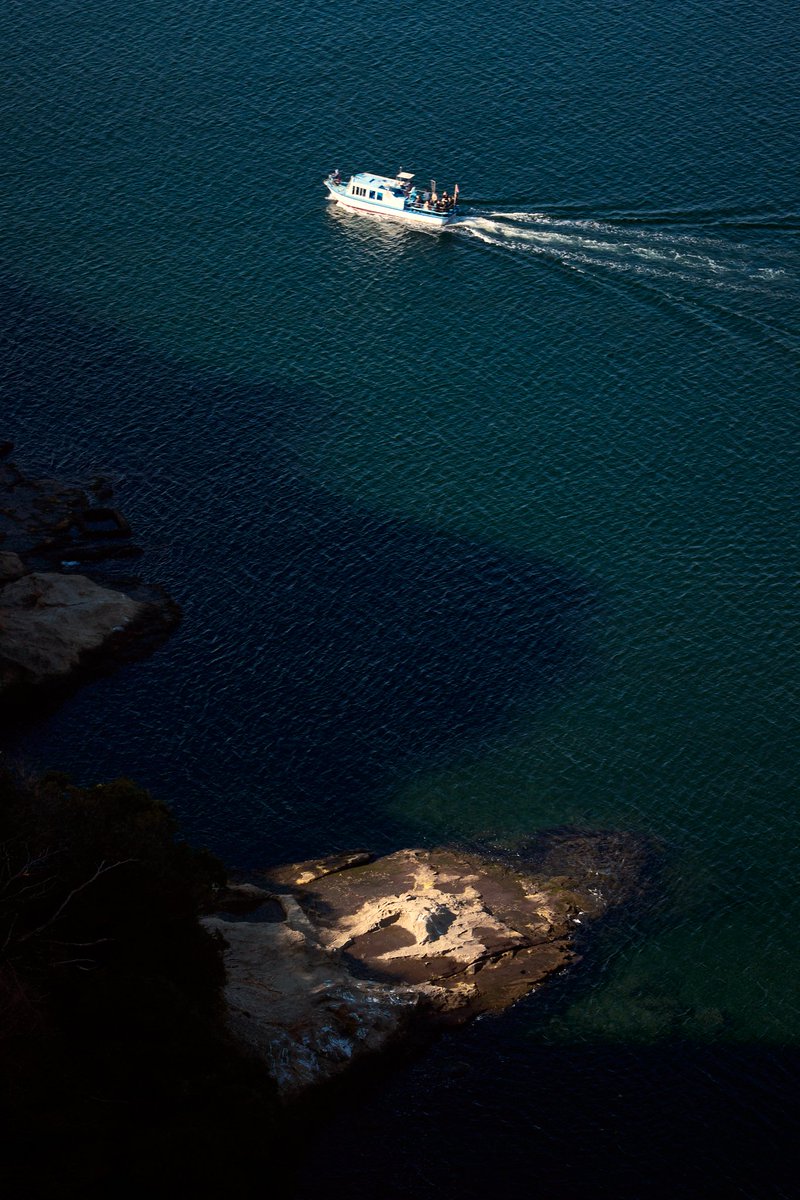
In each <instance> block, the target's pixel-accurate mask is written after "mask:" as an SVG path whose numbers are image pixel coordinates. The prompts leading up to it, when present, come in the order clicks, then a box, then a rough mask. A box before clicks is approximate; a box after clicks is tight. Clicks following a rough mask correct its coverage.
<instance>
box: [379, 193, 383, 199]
mask: <svg viewBox="0 0 800 1200" xmlns="http://www.w3.org/2000/svg"><path fill="white" fill-rule="evenodd" d="M378 199H379V200H382V199H383V192H378Z"/></svg>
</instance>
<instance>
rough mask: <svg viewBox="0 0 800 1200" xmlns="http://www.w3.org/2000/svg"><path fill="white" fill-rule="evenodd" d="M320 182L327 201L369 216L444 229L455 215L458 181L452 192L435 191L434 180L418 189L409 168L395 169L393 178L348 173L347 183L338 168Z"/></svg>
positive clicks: (365, 173)
mask: <svg viewBox="0 0 800 1200" xmlns="http://www.w3.org/2000/svg"><path fill="white" fill-rule="evenodd" d="M323 183H324V184H325V187H326V188H327V189H328V199H329V200H335V201H336V203H337V204H342V205H343V206H344V207H345V208H352V209H354V210H355V211H356V212H363V213H368V214H371V215H372V216H377V217H391V218H394V219H396V220H399V221H407V222H409V223H414V224H415V225H427V226H428V228H430V229H443V228H444V227H445V225H448V224H449V223H450V222H451V221H452V220H453V218H454V217H455V215H456V206H457V201H458V184H456V185H455V188H454V189H453V193H452V195H450V194H449V193H448V192H447V191H444V192H439V191H437V189H436V181H435V180H433V179H432V180H431V186H430V188H419V187H417V186H416V185H415V183H414V176H413V175H411V174H409V172H408V171H398V172H397V175H395V176H394V177H392V176H389V175H372V174H370V173H369V172H367V171H362V172H361V173H360V174H358V175H351V176H350V178H349V179H348V181H347V183H345V182H344V180H343V179H342V177H341V175H340V174H339V172H338V171H331V173H330V175H328V176H327V177H326V178H325V179H324V180H323Z"/></svg>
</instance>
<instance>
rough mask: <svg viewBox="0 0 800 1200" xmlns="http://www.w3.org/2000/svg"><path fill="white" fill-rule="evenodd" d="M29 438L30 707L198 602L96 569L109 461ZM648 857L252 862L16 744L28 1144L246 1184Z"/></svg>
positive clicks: (594, 910) (631, 881) (18, 480)
mask: <svg viewBox="0 0 800 1200" xmlns="http://www.w3.org/2000/svg"><path fill="white" fill-rule="evenodd" d="M10 449H11V447H10V444H9V443H3V444H0V712H2V713H3V714H4V719H7V718H8V717H9V716H10V715H11V714H14V716H15V718H16V719H23V720H24V719H26V717H27V718H30V717H32V716H35V714H36V713H37V712H41V711H42V710H43V709H44V708H46V707H48V706H51V705H53V704H57V703H60V702H61V701H62V700H63V699H64V698H65V697H67V696H68V695H69V694H70V692H71V691H72V690H73V689H74V688H76V687H77V686H79V685H80V684H81V683H82V682H84V681H85V680H86V679H89V678H91V677H92V675H94V674H97V673H105V672H107V671H109V670H113V669H114V667H115V666H117V665H119V664H120V663H122V662H127V661H131V659H133V658H136V657H139V656H141V655H142V654H146V653H149V652H150V651H151V650H153V649H154V648H156V647H157V645H159V644H160V642H162V641H163V640H164V638H166V637H167V636H168V635H169V633H170V632H171V630H172V629H174V628H175V626H176V624H177V622H178V620H179V616H180V613H179V609H178V607H177V605H176V604H175V602H174V601H173V600H171V598H170V597H168V596H167V595H166V594H165V593H164V592H163V591H162V590H161V589H159V588H157V587H154V586H153V585H145V584H142V583H141V581H139V580H135V579H125V580H121V579H119V578H118V577H117V576H116V575H110V576H108V575H105V574H104V575H102V576H101V577H100V578H97V575H96V569H95V571H93V573H92V574H91V575H87V574H83V572H84V570H86V569H87V567H91V565H92V564H93V565H94V567H95V568H97V566H98V564H100V563H103V562H106V561H107V560H109V559H114V558H119V557H123V558H128V557H135V556H136V555H137V554H138V551H137V550H136V548H135V546H134V545H133V543H132V541H131V534H130V528H129V527H128V524H127V522H126V521H125V519H124V517H122V515H121V514H120V513H119V512H118V511H117V510H116V509H113V508H111V507H109V503H108V502H109V500H110V499H111V491H110V488H109V485H108V484H107V482H106V481H105V480H102V479H99V480H95V481H94V483H93V484H92V485H91V487H90V489H89V492H90V493H91V494H87V491H85V490H83V489H82V488H76V487H67V486H64V485H62V484H59V483H57V482H55V481H52V480H31V479H28V478H26V477H25V476H24V475H23V474H22V473H21V472H20V470H19V469H18V468H17V467H16V466H15V465H14V464H13V463H12V462H10V461H3V459H6V460H7V455H8V453H9V451H10ZM20 712H21V714H22V715H21V716H20V715H19V714H20ZM651 855H652V847H651V846H649V845H648V844H647V843H646V842H645V840H643V839H641V838H638V837H636V836H634V835H629V834H625V833H614V832H597V831H578V830H556V831H549V832H547V833H544V834H540V835H538V836H537V837H535V838H533V839H532V840H530V841H529V842H527V843H525V844H520V845H519V846H518V847H516V848H515V850H514V853H513V854H507V855H505V856H500V855H498V854H485V855H481V854H476V853H475V852H474V851H469V852H468V851H466V850H462V849H459V848H458V847H447V848H441V849H437V850H419V849H404V850H399V851H397V852H395V853H394V854H389V855H386V856H384V857H381V858H375V857H374V856H373V855H371V854H370V853H369V852H368V851H357V852H354V853H353V854H350V855H339V856H336V857H332V858H325V859H320V860H316V861H314V862H306V863H300V864H293V865H288V866H282V867H274V868H270V869H267V870H265V871H264V872H263V873H262V874H260V875H259V876H258V877H253V876H251V877H250V878H249V879H246V880H245V879H242V880H235V879H234V880H230V879H228V872H227V871H226V869H225V867H224V866H223V865H222V864H221V863H220V862H219V861H218V860H217V859H216V858H214V857H213V855H211V854H208V853H207V852H205V851H202V850H197V849H193V848H192V847H190V846H189V845H187V844H186V843H185V842H183V841H182V840H181V839H180V837H179V833H178V829H177V826H176V824H175V822H174V820H173V818H172V817H171V815H170V813H169V811H168V809H167V808H166V806H165V805H163V804H162V803H161V802H160V801H158V800H155V799H154V798H153V797H151V796H150V795H149V794H148V793H147V792H146V791H144V790H142V789H141V788H139V787H137V786H136V784H134V783H132V782H131V781H130V780H124V779H122V780H116V781H114V782H111V783H100V784H97V785H95V786H93V787H78V786H76V785H74V784H73V783H72V782H71V781H70V780H69V779H68V778H67V777H66V776H64V775H61V774H59V773H57V772H49V773H47V774H45V775H43V776H41V777H37V778H33V777H26V776H24V775H23V774H22V773H20V772H19V771H18V770H17V771H14V770H12V769H11V768H10V767H9V766H2V765H0V926H1V927H0V946H2V954H0V1021H1V1022H2V1024H1V1026H0V1028H2V1037H0V1058H1V1059H2V1067H3V1078H4V1080H5V1083H4V1085H3V1101H4V1107H5V1109H6V1114H7V1115H6V1122H7V1127H8V1128H9V1129H10V1130H11V1131H12V1132H13V1138H12V1142H13V1145H14V1146H15V1147H16V1149H15V1152H14V1155H15V1159H16V1160H17V1166H18V1167H19V1168H20V1169H24V1168H25V1164H26V1162H27V1163H33V1162H35V1163H36V1168H35V1171H34V1172H33V1174H34V1175H35V1179H31V1183H32V1184H33V1185H34V1187H39V1188H40V1190H41V1194H48V1193H49V1192H50V1191H53V1190H55V1188H56V1187H57V1186H58V1187H59V1188H60V1189H61V1190H63V1188H64V1186H65V1183H73V1184H75V1185H80V1186H85V1185H86V1184H90V1185H91V1184H93V1183H95V1184H96V1183H111V1184H114V1185H116V1184H118V1182H119V1181H120V1179H121V1178H122V1177H123V1175H124V1182H125V1185H126V1187H127V1186H136V1185H139V1186H144V1185H145V1184H146V1183H147V1181H148V1180H151V1179H152V1178H153V1177H154V1176H155V1175H157V1176H158V1178H159V1179H160V1180H161V1181H162V1182H169V1181H170V1180H173V1181H175V1182H177V1181H180V1183H181V1185H182V1186H186V1184H187V1183H191V1182H192V1181H195V1182H198V1183H201V1184H202V1185H203V1186H206V1187H207V1186H208V1184H209V1183H210V1182H211V1183H215V1184H218V1185H219V1186H222V1185H223V1184H224V1186H226V1188H230V1187H231V1185H232V1184H233V1185H235V1186H236V1187H237V1188H238V1189H239V1190H245V1191H246V1190H248V1189H249V1188H250V1187H251V1186H252V1184H253V1182H254V1181H255V1180H256V1179H259V1178H263V1175H264V1172H265V1171H267V1172H269V1171H274V1161H273V1160H274V1156H276V1155H278V1150H277V1145H278V1140H280V1144H281V1151H280V1154H281V1155H285V1152H286V1148H287V1146H290V1145H291V1142H292V1137H294V1136H297V1133H296V1130H297V1124H298V1123H297V1113H298V1111H299V1110H298V1103H299V1102H300V1107H301V1108H303V1106H305V1111H309V1109H308V1106H309V1104H311V1108H312V1109H313V1107H314V1105H315V1104H317V1105H318V1106H321V1108H324V1104H325V1103H326V1102H327V1101H325V1100H324V1097H325V1096H328V1097H329V1089H328V1087H327V1086H326V1085H330V1084H332V1083H333V1082H334V1081H336V1080H337V1079H338V1078H339V1077H340V1076H345V1077H348V1078H354V1079H355V1078H357V1073H356V1074H354V1073H353V1067H354V1065H355V1064H362V1065H365V1066H369V1063H371V1062H374V1061H376V1059H378V1058H380V1057H381V1056H384V1057H386V1056H387V1054H388V1059H387V1061H388V1060H390V1059H391V1057H392V1054H394V1053H397V1052H402V1051H403V1049H404V1048H405V1050H406V1051H410V1050H414V1049H415V1048H418V1047H419V1046H420V1045H421V1044H424V1042H425V1040H426V1039H427V1038H429V1037H430V1036H432V1035H433V1034H434V1033H435V1032H436V1031H437V1030H439V1029H441V1028H443V1027H447V1026H452V1025H455V1024H461V1023H464V1022H465V1021H467V1020H469V1019H470V1018H471V1017H474V1016H476V1015H478V1014H480V1013H486V1012H500V1011H502V1010H503V1009H505V1008H507V1007H508V1006H509V1005H510V1004H513V1003H514V1002H515V1001H516V1000H518V999H519V998H521V997H523V996H524V995H526V994H528V993H530V992H532V991H534V990H536V989H538V988H539V987H540V986H542V985H543V984H544V982H545V981H546V980H548V979H550V978H551V977H553V976H554V975H555V974H557V973H560V972H561V971H563V970H564V968H566V967H568V966H569V965H570V964H572V963H575V962H576V961H578V960H579V959H580V957H581V952H582V946H583V944H584V939H585V930H586V928H587V926H588V925H590V924H591V923H593V922H596V921H597V920H599V919H601V918H603V917H604V916H606V915H607V914H608V913H610V912H611V911H614V910H616V911H622V910H624V906H625V905H627V904H628V903H630V902H631V901H633V900H635V899H636V897H637V896H639V895H640V894H641V891H642V888H643V887H644V886H645V883H646V877H647V874H648V860H649V859H650V857H651ZM315 1097H317V1098H318V1099H315ZM320 1111H321V1109H320ZM290 1112H293V1113H294V1116H292V1118H291V1121H289V1117H288V1116H287V1114H289V1113H290ZM287 1121H288V1122H289V1124H292V1125H293V1128H294V1130H295V1132H294V1133H290V1132H288V1125H287ZM43 1145H46V1146H47V1147H48V1154H47V1155H46V1156H42V1155H41V1153H40V1148H41V1147H42V1146H43ZM270 1164H272V1165H270ZM29 1174H30V1173H29ZM27 1191H28V1194H32V1192H31V1186H30V1184H29V1185H28V1186H27Z"/></svg>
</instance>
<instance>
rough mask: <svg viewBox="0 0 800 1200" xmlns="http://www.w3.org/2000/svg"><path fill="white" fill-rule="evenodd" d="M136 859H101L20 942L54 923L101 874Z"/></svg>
mask: <svg viewBox="0 0 800 1200" xmlns="http://www.w3.org/2000/svg"><path fill="white" fill-rule="evenodd" d="M136 861H137V860H136V859H135V858H123V859H120V860H119V862H113V863H107V862H106V861H105V860H103V862H101V863H100V866H99V867H98V868H97V870H96V871H95V873H94V875H90V876H89V878H88V879H85V880H84V881H83V883H80V884H78V886H77V887H74V888H73V889H72V891H71V892H69V893H68V894H67V895H66V896H65V897H64V899H63V900H62V901H61V903H60V904H59V906H58V908H57V909H56V911H55V912H54V913H53V915H52V916H51V917H48V919H47V920H46V921H44V922H43V923H42V924H41V925H38V926H37V927H36V929H31V930H30V931H29V932H28V933H26V934H24V935H23V936H22V937H21V938H20V939H19V940H20V941H21V942H27V941H28V940H29V939H30V938H32V937H36V935H37V934H39V933H44V931H45V929H49V928H50V926H51V925H54V924H55V922H56V921H57V920H58V918H59V917H60V916H61V914H62V913H63V912H64V909H65V908H66V907H67V905H68V904H70V903H71V901H72V900H74V898H75V897H76V896H77V895H79V894H80V892H83V891H85V890H86V888H87V887H89V886H90V885H91V884H93V883H94V882H95V881H96V880H98V879H99V878H100V876H101V875H107V874H108V872H109V871H116V869H117V867H124V866H126V864H127V863H132V862H136Z"/></svg>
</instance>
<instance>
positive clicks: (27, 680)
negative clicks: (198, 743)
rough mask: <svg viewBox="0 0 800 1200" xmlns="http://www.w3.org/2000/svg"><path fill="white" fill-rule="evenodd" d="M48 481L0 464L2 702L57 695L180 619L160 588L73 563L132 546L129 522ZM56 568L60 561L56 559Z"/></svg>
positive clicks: (138, 649) (148, 646)
mask: <svg viewBox="0 0 800 1200" xmlns="http://www.w3.org/2000/svg"><path fill="white" fill-rule="evenodd" d="M93 486H94V488H95V498H92V497H90V496H89V495H87V493H86V492H84V491H83V490H82V489H81V488H78V487H73V486H67V485H64V484H61V483H59V482H57V481H54V480H47V479H44V480H42V479H40V480H32V479H28V478H26V477H25V476H23V474H22V473H21V471H20V470H19V468H18V467H17V466H16V465H15V464H14V463H12V462H3V463H0V708H2V709H4V710H5V711H6V712H8V711H9V710H10V709H11V707H12V706H13V707H14V708H15V709H16V708H18V707H19V706H20V704H22V705H24V703H25V701H27V700H30V701H35V702H37V703H38V702H40V701H41V700H42V698H43V697H44V696H45V695H46V694H48V695H52V696H54V697H58V696H59V695H60V693H61V692H63V691H64V690H65V689H69V688H70V687H73V686H75V685H76V684H78V683H80V682H82V681H83V680H84V679H85V678H86V677H87V676H89V675H93V674H97V673H102V672H106V671H108V670H112V669H113V668H114V667H115V666H117V665H119V664H120V663H121V662H125V661H129V660H130V659H132V658H136V657H139V656H141V655H142V654H145V653H148V652H149V651H150V650H152V649H153V648H155V646H156V645H157V644H158V643H159V642H160V641H162V640H163V639H164V638H165V637H166V636H167V635H168V634H169V632H170V631H171V630H172V629H173V628H174V627H175V625H176V624H177V622H178V620H179V616H180V613H179V610H178V607H177V605H176V604H174V602H173V601H172V600H170V598H169V597H168V596H167V595H166V593H164V592H163V591H162V590H161V589H160V588H158V587H154V586H148V585H144V584H142V583H141V582H140V581H139V580H135V579H125V580H121V579H116V578H115V579H113V580H102V581H99V580H96V579H91V578H89V577H88V576H87V575H85V574H83V573H76V569H77V568H79V567H80V566H82V565H83V564H85V563H95V562H98V561H100V560H103V559H110V558H120V557H122V558H128V557H130V556H131V555H135V554H139V553H140V551H139V550H138V548H137V547H135V546H133V545H132V543H131V542H130V529H129V526H128V523H127V521H126V520H125V518H124V517H122V516H121V514H120V513H118V512H117V510H116V509H111V508H108V507H107V506H105V505H100V504H98V503H97V495H99V494H102V495H103V496H105V497H107V496H108V488H109V485H108V484H107V483H106V481H104V480H96V481H95V484H94V485H93ZM57 567H61V568H62V569H61V570H56V569H55V568H57Z"/></svg>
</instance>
